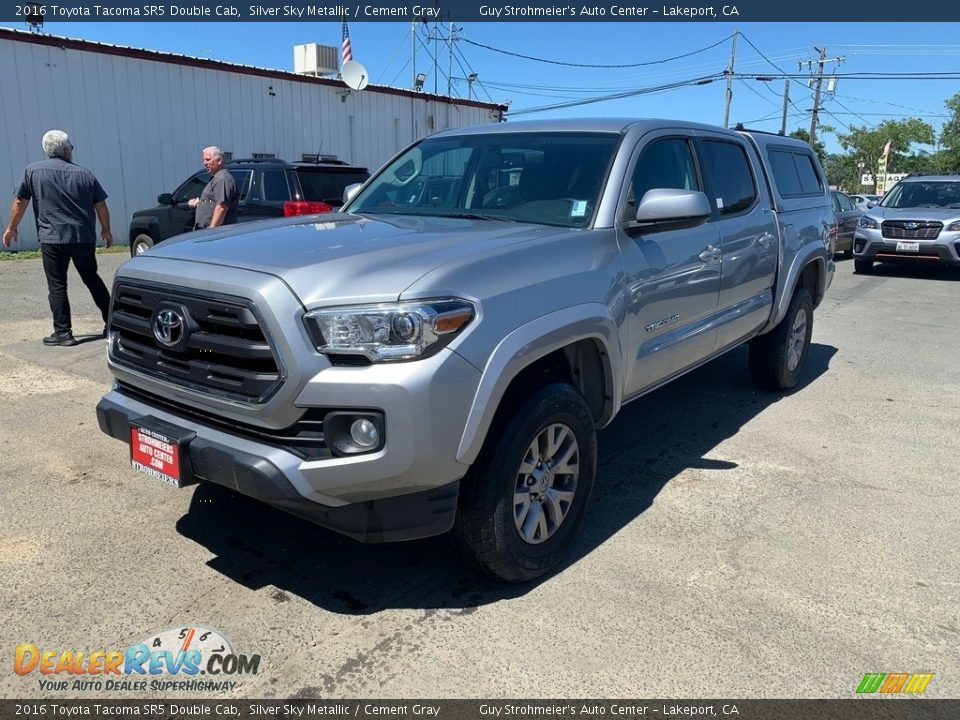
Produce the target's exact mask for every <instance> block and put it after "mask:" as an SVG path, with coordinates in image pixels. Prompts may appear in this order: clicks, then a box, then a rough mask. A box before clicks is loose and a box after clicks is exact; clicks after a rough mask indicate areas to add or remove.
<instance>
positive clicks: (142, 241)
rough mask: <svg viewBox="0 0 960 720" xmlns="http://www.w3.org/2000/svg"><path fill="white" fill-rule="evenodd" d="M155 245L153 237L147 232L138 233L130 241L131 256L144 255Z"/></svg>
mask: <svg viewBox="0 0 960 720" xmlns="http://www.w3.org/2000/svg"><path fill="white" fill-rule="evenodd" d="M152 247H153V238H152V237H150V236H149V235H147V234H146V233H140V234H139V235H137V236H136V237H135V238H134V239H133V242H132V243H130V257H136V256H137V255H143V253H145V252H146V251H147V250H149V249H150V248H152Z"/></svg>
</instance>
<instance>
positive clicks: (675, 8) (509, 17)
mask: <svg viewBox="0 0 960 720" xmlns="http://www.w3.org/2000/svg"><path fill="white" fill-rule="evenodd" d="M342 19H346V20H349V21H350V22H411V21H423V22H433V21H455V22H637V23H645V22H664V21H666V22H736V23H752V22H810V21H824V22H857V23H864V22H867V23H869V22H931V21H934V22H950V21H960V3H956V2H944V1H943V0H912V1H911V2H903V0H844V1H843V2H837V1H836V0H792V1H791V0H787V1H786V2H782V1H778V0H722V1H721V2H717V3H711V2H705V1H693V2H691V1H690V0H675V1H672V2H662V3H660V2H658V3H652V2H645V1H644V0H591V1H589V2H570V1H564V0H530V1H529V2H523V1H518V2H514V1H510V0H508V1H504V0H436V1H435V0H422V1H421V2H419V3H418V2H410V1H409V0H367V1H364V2H342V1H339V2H335V1H330V2H324V0H313V1H309V2H303V0H255V1H254V2H250V1H249V0H241V1H239V2H237V1H233V2H231V1H230V0H216V1H212V0H192V1H191V0H184V1H183V2H176V3H168V2H163V1H162V0H141V1H140V2H137V0H54V1H53V2H29V1H28V0H0V22H6V23H32V24H34V25H37V26H39V25H40V24H42V25H48V24H53V23H56V22H62V21H71V22H171V21H172V22H264V21H266V22H323V21H339V20H342ZM945 37H947V36H945Z"/></svg>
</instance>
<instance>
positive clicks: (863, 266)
mask: <svg viewBox="0 0 960 720" xmlns="http://www.w3.org/2000/svg"><path fill="white" fill-rule="evenodd" d="M872 270H873V260H854V261H853V271H854V272H855V273H857V274H858V275H868V274H870V272H871V271H872Z"/></svg>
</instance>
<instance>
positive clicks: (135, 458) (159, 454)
mask: <svg viewBox="0 0 960 720" xmlns="http://www.w3.org/2000/svg"><path fill="white" fill-rule="evenodd" d="M130 464H131V465H132V466H133V467H134V468H136V469H137V470H140V471H141V472H145V473H146V474H147V475H152V476H153V477H155V478H157V479H158V480H162V481H163V482H165V483H168V484H170V485H173V486H174V487H178V488H179V487H183V486H184V482H183V473H182V471H181V467H180V442H179V441H178V440H176V439H175V438H171V437H170V436H168V435H164V434H163V433H159V432H157V431H156V430H151V429H149V428H145V427H138V426H136V425H131V426H130Z"/></svg>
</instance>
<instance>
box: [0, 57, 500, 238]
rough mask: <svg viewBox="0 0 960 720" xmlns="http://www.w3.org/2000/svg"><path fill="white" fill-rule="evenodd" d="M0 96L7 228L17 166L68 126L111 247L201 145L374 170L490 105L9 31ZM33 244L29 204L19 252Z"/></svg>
mask: <svg viewBox="0 0 960 720" xmlns="http://www.w3.org/2000/svg"><path fill="white" fill-rule="evenodd" d="M271 88H272V90H271ZM271 92H272V93H274V94H273V95H271ZM0 97H2V98H3V102H2V103H0V122H2V124H3V127H2V132H0V148H2V149H0V178H2V179H3V180H2V182H3V183H4V185H5V186H6V187H5V194H6V197H5V198H2V196H0V212H2V213H4V215H3V225H4V226H5V225H6V222H7V212H8V211H9V207H10V206H9V202H10V199H11V197H12V192H13V190H14V189H15V187H16V186H17V184H18V183H19V181H20V178H21V177H22V174H23V168H24V166H25V165H27V164H28V163H30V162H34V161H37V160H42V159H43V157H44V155H43V151H42V149H41V147H40V138H41V137H42V136H43V133H44V132H45V131H46V130H49V129H52V128H58V129H61V130H65V131H67V132H68V133H70V136H71V139H72V140H73V143H74V145H75V146H76V150H75V151H74V161H75V162H77V163H78V164H79V165H83V166H84V167H88V168H90V169H91V170H92V171H93V172H94V173H95V174H96V176H97V178H98V179H99V180H100V182H101V184H102V185H103V187H104V188H105V189H106V191H107V193H108V194H109V196H110V197H109V199H108V200H107V205H108V206H109V208H110V214H111V219H112V225H113V234H114V239H115V241H116V242H118V243H126V242H127V241H128V232H129V230H128V228H129V225H128V222H129V219H130V215H131V213H133V212H134V211H135V210H140V209H143V208H147V207H151V206H153V205H155V204H156V198H157V195H158V194H159V193H161V192H171V191H172V190H174V189H175V188H176V187H177V186H178V185H179V184H180V183H181V182H182V181H183V180H185V179H186V178H187V176H188V175H190V174H191V173H192V172H194V171H195V170H199V169H201V167H202V166H201V162H200V154H201V151H202V149H203V148H204V147H206V146H207V145H219V146H220V147H222V148H223V149H224V150H228V151H230V152H232V153H233V157H235V158H243V157H250V156H251V155H252V154H253V153H273V154H275V155H276V156H277V157H280V158H284V159H288V160H299V159H300V156H301V154H303V153H316V152H320V153H323V154H330V155H336V156H338V157H339V158H341V159H343V160H346V161H348V162H350V163H353V164H356V165H364V166H366V167H368V168H370V170H371V171H372V170H374V169H376V168H377V167H379V166H380V165H382V164H383V163H384V162H386V161H387V160H389V159H390V158H391V157H392V156H393V155H395V154H396V153H397V152H399V151H400V150H401V149H402V148H403V147H404V146H406V145H407V144H408V143H410V142H412V141H413V140H415V139H417V138H419V137H422V136H423V135H426V134H429V133H431V132H435V131H438V130H444V129H447V128H452V127H464V126H467V125H477V124H481V123H486V122H491V121H492V119H493V117H492V114H491V111H490V110H489V109H486V108H478V107H470V106H460V105H450V104H447V103H442V102H435V101H431V100H429V99H428V98H429V96H423V97H406V96H403V95H395V94H388V93H383V92H377V91H376V90H371V89H369V88H368V89H367V90H364V91H363V92H350V91H348V90H347V89H346V87H344V88H343V89H342V90H340V89H338V88H335V87H326V86H320V85H315V84H312V83H306V82H299V81H297V80H295V79H290V80H280V79H276V78H267V77H258V76H253V75H248V74H243V73H241V72H229V71H223V70H213V69H206V68H199V67H191V66H187V65H176V64H171V63H165V62H158V61H153V60H147V59H141V58H130V57H123V56H118V55H107V54H101V53H97V52H92V51H86V50H76V49H71V48H60V47H51V46H46V45H39V44H34V43H30V42H23V41H15V40H9V39H0ZM7 193H9V194H7ZM36 247H37V240H36V229H35V227H34V222H33V212H32V210H28V211H27V215H26V216H25V217H24V219H23V221H22V222H21V224H20V243H19V245H18V248H19V249H22V250H29V249H33V248H36Z"/></svg>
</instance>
